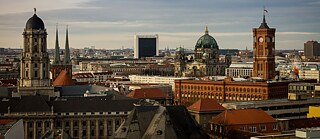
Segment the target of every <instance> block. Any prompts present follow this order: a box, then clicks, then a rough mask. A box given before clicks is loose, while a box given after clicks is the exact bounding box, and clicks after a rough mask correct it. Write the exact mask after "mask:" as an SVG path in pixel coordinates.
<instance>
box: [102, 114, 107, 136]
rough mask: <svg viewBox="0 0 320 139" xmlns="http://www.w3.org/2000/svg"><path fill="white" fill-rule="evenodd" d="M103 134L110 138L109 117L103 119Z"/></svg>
mask: <svg viewBox="0 0 320 139" xmlns="http://www.w3.org/2000/svg"><path fill="white" fill-rule="evenodd" d="M103 132H104V133H103V136H104V138H105V139H107V138H108V125H107V118H105V119H104V121H103Z"/></svg>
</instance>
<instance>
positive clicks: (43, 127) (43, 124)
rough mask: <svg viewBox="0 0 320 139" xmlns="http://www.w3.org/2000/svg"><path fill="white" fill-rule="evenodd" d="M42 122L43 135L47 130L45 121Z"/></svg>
mask: <svg viewBox="0 0 320 139" xmlns="http://www.w3.org/2000/svg"><path fill="white" fill-rule="evenodd" d="M41 123H42V125H41V134H42V135H43V134H44V132H45V130H46V127H45V121H42V122H41Z"/></svg>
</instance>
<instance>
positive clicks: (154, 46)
mask: <svg viewBox="0 0 320 139" xmlns="http://www.w3.org/2000/svg"><path fill="white" fill-rule="evenodd" d="M158 49H159V36H158V34H155V35H135V36H134V58H141V57H153V56H158V55H159V50H158Z"/></svg>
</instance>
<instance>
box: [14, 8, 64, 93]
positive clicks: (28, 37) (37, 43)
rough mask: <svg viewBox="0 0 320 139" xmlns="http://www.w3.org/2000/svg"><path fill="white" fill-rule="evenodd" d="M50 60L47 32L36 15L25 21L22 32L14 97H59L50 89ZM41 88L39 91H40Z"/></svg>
mask: <svg viewBox="0 0 320 139" xmlns="http://www.w3.org/2000/svg"><path fill="white" fill-rule="evenodd" d="M49 63H50V60H49V54H48V52H47V31H46V29H45V26H44V23H43V21H42V20H41V18H39V17H38V16H37V15H36V10H35V13H34V15H33V16H32V17H31V18H30V19H29V20H28V21H27V23H26V27H25V29H24V32H23V52H22V54H21V59H20V80H19V86H18V93H15V95H14V96H23V95H34V94H43V95H49V96H59V94H58V93H56V92H54V89H53V87H51V80H50V77H49V71H50V64H49ZM40 88H41V89H40Z"/></svg>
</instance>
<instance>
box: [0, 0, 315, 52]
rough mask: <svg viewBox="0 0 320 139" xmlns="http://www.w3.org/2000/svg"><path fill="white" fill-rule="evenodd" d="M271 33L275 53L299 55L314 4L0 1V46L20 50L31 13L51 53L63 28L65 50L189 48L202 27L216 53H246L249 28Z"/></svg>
mask: <svg viewBox="0 0 320 139" xmlns="http://www.w3.org/2000/svg"><path fill="white" fill-rule="evenodd" d="M263 6H266V9H267V10H268V13H267V15H266V20H267V23H268V25H269V26H270V27H274V28H277V32H276V40H277V41H276V49H303V43H304V42H306V41H308V40H312V39H313V40H317V39H319V38H320V28H319V22H320V17H319V13H320V9H319V7H320V1H319V0H308V1H305V0H281V1H278V0H245V1H244V0H232V1H230V0H229V1H223V0H200V1H193V0H175V1H171V0H161V1H159V0H121V1H114V0H68V1H64V0H55V1H42V0H31V1H28V2H27V1H22V0H15V1H10V0H1V1H0V30H1V33H0V46H1V47H7V48H20V46H22V41H21V40H22V35H21V34H22V32H23V29H24V27H25V22H26V20H27V19H28V18H30V17H31V16H32V15H33V8H37V15H39V16H40V17H41V18H42V19H43V20H44V22H45V27H46V29H47V32H48V48H54V36H55V35H54V33H55V27H56V23H58V24H59V33H60V36H61V39H60V42H61V43H62V42H64V37H62V36H64V34H65V28H66V25H69V33H70V38H69V39H70V47H72V48H84V47H89V46H95V47H96V48H102V49H118V48H122V47H124V48H133V36H134V35H135V34H159V40H160V49H163V48H165V47H169V48H176V47H178V46H184V47H185V48H190V49H192V48H194V45H195V43H196V41H197V39H198V38H199V37H200V36H201V35H203V33H204V27H205V25H208V27H209V33H210V35H212V36H213V37H215V38H216V40H217V42H218V45H219V47H220V48H238V49H245V48H246V47H248V49H252V28H253V27H259V25H260V23H261V21H262V13H263Z"/></svg>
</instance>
